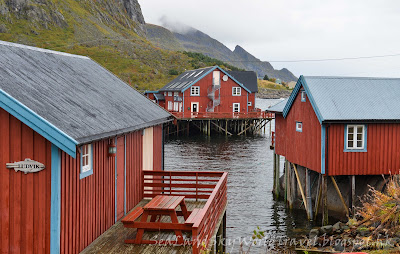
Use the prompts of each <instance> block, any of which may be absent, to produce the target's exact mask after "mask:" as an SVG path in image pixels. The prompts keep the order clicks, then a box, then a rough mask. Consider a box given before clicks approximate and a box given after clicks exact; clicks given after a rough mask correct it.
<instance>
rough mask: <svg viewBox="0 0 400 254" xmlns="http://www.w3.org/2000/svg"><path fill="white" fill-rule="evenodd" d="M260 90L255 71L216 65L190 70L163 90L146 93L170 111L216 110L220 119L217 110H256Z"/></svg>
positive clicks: (196, 111)
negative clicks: (227, 68) (225, 68)
mask: <svg viewBox="0 0 400 254" xmlns="http://www.w3.org/2000/svg"><path fill="white" fill-rule="evenodd" d="M257 92H258V86H257V75H256V73H255V72H252V71H225V70H223V69H221V68H220V67H218V66H214V67H207V68H203V69H197V70H190V71H186V72H184V73H182V74H181V75H179V76H178V77H177V78H176V79H174V80H172V81H171V82H169V83H168V84H167V85H165V86H164V87H163V88H161V89H160V90H159V91H148V92H146V95H147V96H148V98H150V99H152V100H153V101H154V102H156V103H158V104H159V105H160V106H163V107H164V108H165V109H167V110H168V111H170V112H180V113H182V115H185V114H189V115H191V113H199V114H198V115H200V114H202V113H207V112H209V113H212V112H214V113H215V114H214V115H215V116H216V118H218V116H217V115H218V114H217V113H233V112H235V113H238V115H239V114H242V113H243V115H246V114H247V113H249V112H255V111H256V110H255V105H254V104H255V94H256V93H257ZM210 115H212V114H210ZM231 115H232V114H231Z"/></svg>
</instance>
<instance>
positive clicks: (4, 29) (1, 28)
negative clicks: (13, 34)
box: [0, 24, 8, 33]
mask: <svg viewBox="0 0 400 254" xmlns="http://www.w3.org/2000/svg"><path fill="white" fill-rule="evenodd" d="M7 32H8V29H7V27H6V25H5V24H0V33H7Z"/></svg>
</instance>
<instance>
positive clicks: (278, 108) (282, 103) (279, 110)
mask: <svg viewBox="0 0 400 254" xmlns="http://www.w3.org/2000/svg"><path fill="white" fill-rule="evenodd" d="M288 100H289V98H286V99H283V100H282V101H280V102H278V103H277V104H275V105H272V106H271V107H269V108H268V109H267V110H266V111H268V112H275V113H282V112H283V109H284V108H285V106H286V103H287V102H288Z"/></svg>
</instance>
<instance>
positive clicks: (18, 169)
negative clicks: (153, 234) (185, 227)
mask: <svg viewBox="0 0 400 254" xmlns="http://www.w3.org/2000/svg"><path fill="white" fill-rule="evenodd" d="M0 77H1V80H2V81H1V82H0V217H1V219H0V249H1V252H2V253H30V252H35V253H79V252H81V251H82V250H84V249H85V248H86V247H87V246H88V245H90V244H91V243H92V242H93V241H94V240H95V239H96V238H98V237H99V236H100V235H102V234H103V233H104V232H105V231H106V230H108V229H109V228H110V227H111V226H113V225H114V224H115V223H116V222H118V221H120V219H121V218H123V217H124V216H125V215H127V214H128V213H129V212H130V211H131V210H132V209H134V208H135V207H136V206H137V205H138V204H139V203H140V202H143V199H144V198H145V197H149V198H152V197H154V196H155V195H152V193H157V194H162V193H163V192H161V191H160V190H161V188H159V187H158V186H163V181H164V179H166V177H168V176H171V175H175V174H179V172H173V173H172V172H167V171H163V169H164V167H163V159H164V158H163V156H164V154H163V144H164V143H163V124H164V123H166V122H169V121H171V120H172V116H171V115H170V114H169V113H168V112H166V111H165V110H163V109H162V108H160V107H158V106H157V105H155V104H154V103H152V102H151V101H150V100H148V99H147V98H145V97H144V96H142V95H141V94H139V93H138V92H137V91H136V90H135V89H133V88H131V87H130V86H129V85H127V84H126V83H124V82H123V81H121V80H120V79H119V78H117V77H116V76H115V75H113V74H112V73H110V72H109V71H107V70H106V69H104V68H103V67H101V66H100V65H98V64H97V63H95V62H94V61H93V60H91V59H90V58H88V57H84V56H78V55H71V54H66V53H62V52H55V51H50V50H45V49H39V48H34V47H29V46H24V45H19V44H14V43H8V42H1V41H0ZM164 174H166V175H164ZM187 175H190V176H192V175H193V176H194V177H196V181H198V177H199V173H192V174H191V173H190V172H188V173H185V176H187ZM214 175H215V176H217V177H218V179H221V180H220V182H218V185H216V184H215V185H213V186H214V187H215V190H214V192H218V195H216V194H209V195H206V196H205V195H203V197H201V198H203V199H206V200H207V199H208V200H209V202H208V203H207V204H208V205H207V206H205V207H204V212H203V213H202V214H201V215H199V217H198V218H197V221H198V227H199V228H196V230H195V231H193V232H199V235H200V234H201V237H210V234H211V235H212V234H214V228H215V227H218V225H219V224H218V223H217V222H218V220H219V218H220V216H223V214H224V211H225V210H224V209H225V205H226V192H220V188H222V189H224V188H226V174H223V173H218V172H215V173H214ZM214 175H213V176H214ZM200 176H201V174H200ZM222 176H224V177H223V178H221V177H222ZM145 178H146V179H147V180H144V179H145ZM171 180H172V179H171ZM171 180H170V181H171ZM216 181H218V180H216ZM155 185H157V186H155ZM170 186H175V185H174V184H172V183H170ZM188 186H189V184H188ZM200 186H201V185H196V191H193V192H194V193H195V194H196V195H197V194H198V193H197V188H199V187H200ZM209 187H210V188H211V187H212V186H211V185H210V186H209ZM214 187H212V188H214ZM214 192H212V191H210V192H208V193H214ZM173 193H174V191H173V190H172V189H170V190H169V195H172V194H173ZM165 195H166V194H165ZM192 195H193V194H192ZM181 196H185V198H186V197H187V196H186V195H185V193H182V194H181ZM196 197H197V196H196ZM215 206H218V207H220V208H221V209H220V210H218V212H215V213H214V214H212V213H211V212H212V211H216V210H215ZM206 222H210V223H211V222H212V224H210V225H212V227H211V226H210V227H207V230H208V231H207V233H203V231H202V230H203V228H204V226H203V225H204V223H206ZM133 232H134V231H133ZM201 239H203V238H201ZM201 239H200V240H201ZM205 243H207V244H208V243H209V242H208V241H206V242H205ZM115 244H123V240H121V241H120V242H115ZM196 251H198V248H195V247H193V252H195V253H196Z"/></svg>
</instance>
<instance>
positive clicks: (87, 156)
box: [81, 144, 92, 173]
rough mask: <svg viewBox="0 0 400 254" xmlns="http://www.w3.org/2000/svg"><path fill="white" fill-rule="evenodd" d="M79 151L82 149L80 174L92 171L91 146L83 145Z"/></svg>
mask: <svg viewBox="0 0 400 254" xmlns="http://www.w3.org/2000/svg"><path fill="white" fill-rule="evenodd" d="M85 148H86V149H85ZM81 149H82V168H81V173H86V172H88V171H90V170H91V169H92V144H86V145H83V146H82V147H81ZM85 150H86V153H85V152H84V151H85Z"/></svg>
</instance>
